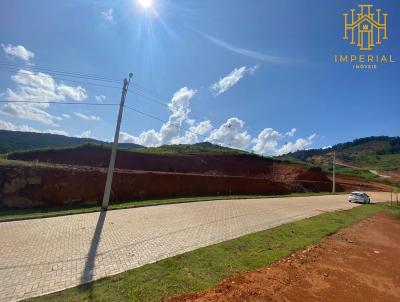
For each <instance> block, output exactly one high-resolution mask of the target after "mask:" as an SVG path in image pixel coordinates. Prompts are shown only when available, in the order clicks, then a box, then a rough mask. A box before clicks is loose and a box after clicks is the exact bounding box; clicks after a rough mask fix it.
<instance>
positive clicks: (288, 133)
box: [286, 128, 297, 137]
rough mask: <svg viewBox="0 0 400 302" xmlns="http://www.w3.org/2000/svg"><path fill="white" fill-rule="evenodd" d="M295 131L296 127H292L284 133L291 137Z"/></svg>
mask: <svg viewBox="0 0 400 302" xmlns="http://www.w3.org/2000/svg"><path fill="white" fill-rule="evenodd" d="M296 131H297V129H296V128H292V129H291V130H290V131H288V132H286V135H287V136H290V137H292V136H294V135H295V134H296Z"/></svg>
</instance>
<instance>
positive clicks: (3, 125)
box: [0, 120, 40, 132]
mask: <svg viewBox="0 0 400 302" xmlns="http://www.w3.org/2000/svg"><path fill="white" fill-rule="evenodd" d="M0 129H1V130H10V131H26V132H40V131H39V130H36V129H34V128H32V127H30V126H27V125H15V124H13V123H10V122H7V121H3V120H0Z"/></svg>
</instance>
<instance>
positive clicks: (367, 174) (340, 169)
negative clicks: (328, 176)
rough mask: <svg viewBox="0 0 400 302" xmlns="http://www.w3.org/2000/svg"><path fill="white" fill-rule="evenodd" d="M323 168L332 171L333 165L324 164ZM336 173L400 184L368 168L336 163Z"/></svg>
mask: <svg viewBox="0 0 400 302" xmlns="http://www.w3.org/2000/svg"><path fill="white" fill-rule="evenodd" d="M322 170H323V171H325V172H329V173H332V166H329V165H323V166H322ZM336 174H338V175H344V176H353V177H358V178H361V179H365V180H371V181H375V182H379V183H383V184H386V185H390V186H394V187H397V186H399V185H400V184H398V183H396V182H395V181H393V180H392V179H388V178H382V177H380V176H378V175H376V174H374V173H372V172H371V171H369V170H368V169H361V168H359V169H356V168H351V167H345V166H339V165H336Z"/></svg>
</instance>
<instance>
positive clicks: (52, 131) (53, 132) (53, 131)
mask: <svg viewBox="0 0 400 302" xmlns="http://www.w3.org/2000/svg"><path fill="white" fill-rule="evenodd" d="M45 132H46V133H50V134H57V135H65V136H68V132H66V131H64V130H55V129H48V130H46V131H45Z"/></svg>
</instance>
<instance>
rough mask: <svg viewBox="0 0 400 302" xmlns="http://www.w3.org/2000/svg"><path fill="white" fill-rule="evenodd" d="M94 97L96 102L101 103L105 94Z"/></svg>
mask: <svg viewBox="0 0 400 302" xmlns="http://www.w3.org/2000/svg"><path fill="white" fill-rule="evenodd" d="M94 98H95V99H96V101H97V102H99V103H103V102H104V100H105V99H106V96H105V95H102V94H101V95H96V96H95V97H94Z"/></svg>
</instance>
